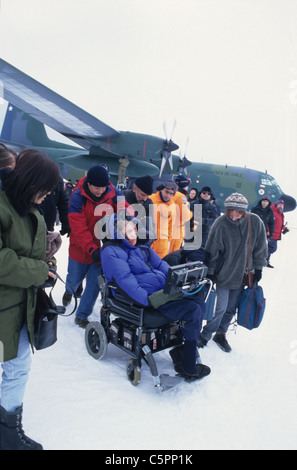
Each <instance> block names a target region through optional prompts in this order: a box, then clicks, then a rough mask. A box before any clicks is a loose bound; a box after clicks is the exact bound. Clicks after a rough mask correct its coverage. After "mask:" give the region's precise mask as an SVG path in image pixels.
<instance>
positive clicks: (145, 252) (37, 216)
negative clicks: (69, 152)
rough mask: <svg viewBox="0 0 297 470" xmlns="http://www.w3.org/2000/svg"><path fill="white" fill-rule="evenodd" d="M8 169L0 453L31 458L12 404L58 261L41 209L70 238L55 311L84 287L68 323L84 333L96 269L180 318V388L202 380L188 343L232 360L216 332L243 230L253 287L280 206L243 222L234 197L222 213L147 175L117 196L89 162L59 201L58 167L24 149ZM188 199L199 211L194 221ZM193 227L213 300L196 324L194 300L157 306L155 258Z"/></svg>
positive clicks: (2, 253)
mask: <svg viewBox="0 0 297 470" xmlns="http://www.w3.org/2000/svg"><path fill="white" fill-rule="evenodd" d="M0 151H2V153H3V152H7V149H3V150H2V149H0ZM5 158H6V159H7V161H9V162H10V163H11V161H12V160H13V159H12V157H11V158H10V156H9V155H7V154H6V153H5ZM11 159H12V160H11ZM14 163H15V166H13V168H9V169H8V170H7V169H5V171H1V170H0V181H1V184H2V189H1V190H0V263H1V270H0V296H1V301H2V302H1V308H0V342H1V343H0V345H1V344H2V345H3V348H2V350H3V357H2V358H0V360H1V362H2V382H1V402H0V403H1V406H0V448H1V450H2V449H26V450H41V449H42V446H41V444H39V443H37V442H35V441H33V440H32V439H30V438H29V437H27V436H26V435H25V433H24V431H23V429H22V406H23V396H24V391H25V386H26V382H27V379H28V375H29V370H30V361H31V359H30V357H31V349H32V348H33V333H34V313H35V306H36V294H37V288H38V287H39V286H41V285H43V284H44V282H45V281H46V279H48V278H49V277H50V278H55V274H54V271H53V269H52V266H53V265H55V263H56V261H55V259H54V258H52V259H50V260H48V259H47V258H46V238H47V235H48V233H49V232H52V231H53V230H54V223H53V220H54V218H53V217H51V218H48V217H47V215H46V214H47V213H48V212H49V211H48V209H47V207H48V206H50V207H51V212H53V207H55V209H56V208H57V207H58V204H59V201H60V204H61V205H60V207H61V209H60V208H59V212H60V211H61V212H60V219H61V224H62V227H61V234H62V235H67V236H68V237H69V257H68V274H67V278H66V290H65V293H64V296H63V304H64V306H67V305H69V303H70V302H71V299H72V296H73V293H75V292H77V290H78V289H79V287H80V286H81V285H82V283H84V288H83V292H82V294H81V299H80V302H79V306H78V309H77V311H76V317H75V323H76V324H77V325H78V326H80V327H82V328H85V327H86V326H87V324H88V317H89V316H90V315H91V313H92V312H93V309H94V305H95V302H96V300H97V298H98V294H99V284H98V276H99V274H100V273H101V272H102V271H103V273H104V274H105V276H106V279H107V281H110V280H112V281H113V282H116V283H117V284H118V286H119V287H120V288H121V289H122V291H123V292H126V294H127V296H129V298H131V299H132V300H133V301H135V302H137V303H138V304H141V305H143V306H144V307H149V308H152V307H153V306H155V305H156V301H157V305H158V307H157V309H158V310H159V311H161V312H162V313H163V314H164V315H165V316H168V318H169V319H174V320H184V321H185V327H184V342H183V344H182V345H180V346H179V347H177V348H175V349H173V350H172V351H170V355H171V357H172V360H173V364H174V368H175V371H176V372H177V373H178V374H179V375H181V376H183V377H184V378H185V379H186V380H188V381H193V380H197V379H201V378H202V377H205V376H207V375H208V374H209V373H210V372H211V371H210V368H209V367H208V366H206V365H204V364H203V363H202V362H201V361H199V362H197V346H198V347H199V348H203V347H205V346H206V345H207V343H208V341H209V340H210V339H211V338H212V337H213V339H214V341H215V342H216V343H217V344H218V345H219V346H220V348H221V349H223V350H224V351H225V352H230V351H231V347H230V345H229V344H228V342H227V340H226V332H227V330H228V327H229V324H230V322H231V320H232V318H233V316H234V313H235V309H236V302H237V299H238V296H239V294H240V291H241V288H242V278H243V275H244V271H245V265H246V257H247V245H248V244H247V240H248V236H249V223H251V227H252V232H251V233H252V235H251V236H252V240H251V246H252V249H251V251H250V256H249V260H248V269H249V270H250V271H253V272H254V280H255V281H256V282H258V281H259V280H260V279H261V276H262V269H263V267H265V266H266V265H267V260H268V261H269V257H270V255H271V254H272V253H273V252H274V251H275V250H276V246H277V240H279V238H278V237H279V236H280V235H279V234H280V232H282V233H285V231H286V227H285V225H284V219H283V213H282V210H283V202H282V201H278V202H277V203H276V204H274V205H273V206H275V207H273V206H272V210H274V211H275V212H274V220H273V219H272V217H271V214H270V212H268V209H269V210H270V207H269V206H270V201H269V198H267V197H266V198H262V200H261V201H260V202H259V203H258V205H257V206H256V207H255V209H254V210H253V211H252V212H251V213H248V201H247V199H246V198H245V197H244V195H242V194H239V193H233V194H231V195H230V196H228V197H227V198H226V200H225V204H224V206H225V207H224V213H223V215H220V214H221V210H220V208H218V206H217V205H216V203H215V199H214V196H213V193H212V191H211V188H209V187H207V186H205V187H203V188H202V189H201V190H200V191H197V190H195V189H192V190H190V192H189V184H190V182H189V180H188V178H186V177H184V176H183V175H179V176H178V177H177V178H175V181H168V182H165V183H162V184H161V185H160V186H159V187H158V188H157V189H156V191H155V192H154V188H153V183H154V182H153V179H152V177H150V176H148V175H146V176H141V177H139V178H137V179H136V180H135V182H134V184H133V186H132V188H129V189H127V190H125V191H120V190H119V189H117V188H116V187H114V186H113V184H112V183H111V182H110V178H109V173H108V170H107V168H106V167H103V166H101V165H94V166H93V167H91V168H90V169H89V170H88V172H87V174H86V176H85V177H83V178H81V179H80V180H79V181H77V183H76V185H75V187H74V188H73V189H72V192H71V194H70V198H69V199H68V198H66V199H65V197H64V196H65V194H64V189H63V181H62V179H61V176H60V173H59V169H58V167H57V165H56V164H55V163H54V162H53V161H52V160H51V159H50V158H49V157H48V156H47V155H46V154H44V153H43V152H41V151H38V150H32V149H26V150H23V151H22V152H21V153H20V154H19V156H18V157H17V158H16V161H15V162H14ZM197 202H198V204H201V206H202V211H201V212H200V213H199V218H196V210H195V204H196V203H197ZM66 206H67V210H66ZM267 208H268V209H267ZM115 214H122V217H120V218H119V217H118V216H115ZM257 214H258V215H259V216H260V217H258V215H257ZM278 217H279V219H278ZM261 219H262V220H261ZM45 221H47V223H45ZM263 221H264V223H263ZM186 226H188V227H189V229H187V227H186ZM197 228H198V229H199V230H201V245H202V250H203V252H205V253H207V254H208V255H209V256H208V258H207V259H208V277H209V278H211V279H212V281H213V283H214V284H215V285H216V293H217V306H216V311H215V315H214V318H213V319H212V320H211V321H208V322H207V324H206V325H204V326H203V327H202V317H203V313H204V309H205V304H204V302H203V301H202V300H201V299H200V298H198V297H197V298H196V297H192V298H191V300H189V299H188V298H185V296H183V297H182V298H179V299H174V300H171V301H170V299H169V301H168V299H164V298H163V297H162V292H163V288H164V285H165V281H166V275H167V272H168V269H169V264H168V263H167V262H166V260H165V258H166V257H167V256H168V255H170V254H172V253H180V251H182V250H183V243H184V240H185V237H190V238H191V234H192V235H193V234H194V232H195V230H196V229H197ZM267 238H268V244H267ZM198 249H199V250H200V249H201V248H200V247H198ZM193 251H195V250H193ZM268 253H270V254H268ZM155 308H156V307H155ZM213 335H214V336H213ZM198 356H199V354H198Z"/></svg>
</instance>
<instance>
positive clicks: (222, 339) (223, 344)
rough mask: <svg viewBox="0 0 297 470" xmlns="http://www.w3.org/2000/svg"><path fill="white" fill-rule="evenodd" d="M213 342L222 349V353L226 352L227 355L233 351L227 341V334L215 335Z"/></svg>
mask: <svg viewBox="0 0 297 470" xmlns="http://www.w3.org/2000/svg"><path fill="white" fill-rule="evenodd" d="M213 340H214V342H215V343H217V345H218V346H219V348H221V349H222V351H225V352H227V353H228V352H231V351H232V349H231V346H230V344H229V343H228V341H227V340H226V335H225V334H215V335H214V337H213Z"/></svg>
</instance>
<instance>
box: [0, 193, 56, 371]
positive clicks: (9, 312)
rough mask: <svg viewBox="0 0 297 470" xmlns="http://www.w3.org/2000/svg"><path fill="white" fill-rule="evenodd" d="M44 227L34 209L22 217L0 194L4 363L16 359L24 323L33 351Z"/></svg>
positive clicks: (43, 269)
mask: <svg viewBox="0 0 297 470" xmlns="http://www.w3.org/2000/svg"><path fill="white" fill-rule="evenodd" d="M45 255H46V226H45V221H44V218H43V216H42V215H41V214H40V213H39V211H38V210H37V209H36V208H32V209H31V210H30V212H29V214H28V215H26V216H23V217H21V216H20V215H19V214H18V213H17V211H16V210H15V209H14V207H13V206H12V204H11V203H10V201H9V199H8V198H7V196H6V194H5V192H4V191H0V342H1V343H2V344H1V343H0V352H1V350H2V352H3V354H4V358H0V360H1V361H3V362H5V361H8V360H11V359H14V358H15V357H16V356H17V352H18V345H19V338H20V331H21V328H22V326H23V324H24V322H27V327H28V331H29V339H30V342H31V346H32V348H33V334H34V312H35V305H36V293H37V289H36V287H35V286H38V285H41V284H43V283H44V281H45V280H46V279H47V277H48V265H47V263H46V262H45Z"/></svg>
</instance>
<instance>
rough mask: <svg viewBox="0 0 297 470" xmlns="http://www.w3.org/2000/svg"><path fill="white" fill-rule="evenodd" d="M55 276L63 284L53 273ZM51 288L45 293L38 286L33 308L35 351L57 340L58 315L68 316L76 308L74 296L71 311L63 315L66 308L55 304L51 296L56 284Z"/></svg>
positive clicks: (47, 346)
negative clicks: (34, 307) (48, 292)
mask: <svg viewBox="0 0 297 470" xmlns="http://www.w3.org/2000/svg"><path fill="white" fill-rule="evenodd" d="M55 274H56V276H57V278H58V279H60V280H61V281H62V282H63V283H64V284H65V282H64V281H63V280H62V279H61V278H60V276H59V275H58V274H57V273H55ZM56 281H57V279H55V282H54V285H53V286H52V288H51V291H50V294H49V295H47V293H46V292H45V290H44V288H41V287H38V290H37V301H36V309H35V325H34V347H35V349H37V351H40V350H41V349H46V348H49V347H50V346H52V345H53V344H55V343H56V341H57V328H58V315H63V316H67V317H68V316H70V315H72V314H73V313H74V312H75V310H76V308H77V299H76V296H75V295H74V298H75V305H74V308H73V310H72V312H71V313H69V314H68V315H64V313H65V311H66V308H65V307H63V306H58V305H56V304H55V302H54V300H53V298H52V290H53V288H54V286H55V284H56Z"/></svg>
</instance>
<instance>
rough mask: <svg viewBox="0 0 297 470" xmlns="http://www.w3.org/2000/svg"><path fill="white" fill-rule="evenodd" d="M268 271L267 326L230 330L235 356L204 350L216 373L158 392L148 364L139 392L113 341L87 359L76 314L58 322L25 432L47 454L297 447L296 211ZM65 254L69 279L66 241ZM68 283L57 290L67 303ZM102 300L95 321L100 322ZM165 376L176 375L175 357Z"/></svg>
mask: <svg viewBox="0 0 297 470" xmlns="http://www.w3.org/2000/svg"><path fill="white" fill-rule="evenodd" d="M286 220H288V221H289V227H295V228H292V230H291V231H290V232H289V233H288V234H287V235H285V236H284V238H283V241H282V242H281V243H280V244H279V250H278V252H277V253H276V254H275V255H273V257H272V260H271V261H272V264H274V265H275V269H267V268H266V269H265V270H264V274H263V281H262V282H261V285H262V286H263V288H264V292H265V296H266V298H267V307H266V313H265V316H264V320H263V322H262V325H261V326H260V328H259V329H258V330H254V331H252V332H250V331H248V330H245V329H243V328H241V327H238V328H237V331H236V334H235V333H234V331H230V332H229V333H228V340H229V342H230V344H231V346H232V352H231V354H226V353H224V352H222V351H221V350H220V349H219V348H218V347H217V345H216V344H215V343H214V342H210V343H209V345H208V346H207V348H205V349H203V350H202V351H201V357H202V360H203V362H204V363H205V364H207V365H208V366H210V367H211V369H212V373H211V375H210V376H208V377H207V378H205V379H204V380H203V381H201V382H195V383H192V384H188V383H182V384H181V385H180V386H179V387H177V388H175V389H173V390H170V391H167V392H163V393H159V392H157V391H156V389H154V387H153V380H152V376H151V374H150V372H149V369H148V367H147V366H146V364H144V365H143V367H142V380H141V382H140V384H139V385H138V386H137V387H133V386H132V385H131V384H130V383H129V381H128V380H127V377H126V361H127V359H128V358H129V357H128V355H126V354H125V353H124V352H122V351H120V350H119V349H118V348H115V347H114V346H112V345H109V347H108V353H107V356H106V358H105V359H103V360H102V361H95V360H94V359H93V358H91V356H89V355H88V353H87V351H86V348H85V344H84V331H83V330H82V329H80V328H78V327H77V326H75V325H74V323H73V320H74V317H73V316H71V317H68V318H59V328H58V342H57V343H56V344H55V345H54V346H53V347H52V348H49V349H48V350H44V351H40V352H36V353H35V354H34V356H33V364H32V371H31V374H30V378H29V382H28V385H27V389H26V396H25V400H24V428H25V430H26V432H27V434H28V435H29V436H31V437H33V438H35V439H37V440H38V441H39V442H41V443H42V444H43V445H44V447H45V449H47V450H58V449H60V450H72V449H76V450H78V449H105V450H116V449H121V450H133V449H135V450H136V449H137V450H139V449H144V450H166V449H167V450H177V449H180V450H182V449H185V450H198V449H205V450H207V449H228V450H230V449H231V450H232V449H296V448H297V444H296V443H297V407H296V399H297V308H296V298H295V292H296V287H295V285H294V279H295V278H296V274H295V273H296V246H297V214H295V213H294V214H292V213H290V214H286ZM63 240H64V244H63V247H62V248H61V250H60V252H59V253H58V256H57V258H58V267H59V268H58V271H59V273H60V275H61V276H62V277H63V278H64V279H65V276H66V269H67V239H66V238H65V237H63ZM63 292H64V286H63V284H61V283H60V282H59V283H58V285H57V287H56V288H55V296H54V297H55V300H56V301H57V302H58V303H61V299H62V294H63ZM99 309H100V300H98V302H97V304H96V309H95V312H94V315H93V319H97V318H98V312H99ZM154 357H155V359H156V361H157V365H158V367H159V372H161V373H162V372H164V373H170V374H174V371H173V367H172V362H171V359H170V356H169V354H168V351H162V352H160V353H157V354H156V355H155V356H154Z"/></svg>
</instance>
